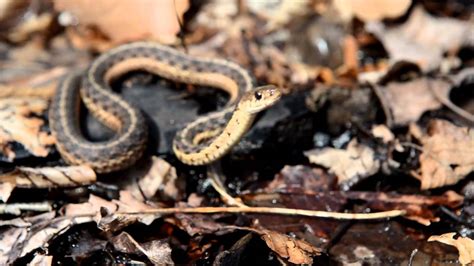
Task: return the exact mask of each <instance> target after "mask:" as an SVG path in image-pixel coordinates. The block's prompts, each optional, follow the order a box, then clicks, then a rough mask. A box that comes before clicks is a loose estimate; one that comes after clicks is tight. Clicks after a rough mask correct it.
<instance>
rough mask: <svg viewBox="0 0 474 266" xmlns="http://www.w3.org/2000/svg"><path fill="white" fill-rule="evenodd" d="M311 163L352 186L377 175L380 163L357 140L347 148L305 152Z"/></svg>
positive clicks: (339, 181)
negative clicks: (322, 167)
mask: <svg viewBox="0 0 474 266" xmlns="http://www.w3.org/2000/svg"><path fill="white" fill-rule="evenodd" d="M305 155H306V157H308V159H309V161H310V162H311V163H315V164H319V165H322V166H324V167H328V168H329V172H330V173H333V174H335V175H336V176H337V178H338V183H339V184H340V185H341V184H343V185H345V186H351V185H353V184H355V183H356V182H358V181H360V179H363V178H364V177H368V176H370V175H373V174H375V173H376V172H377V171H378V170H379V168H380V162H379V161H377V160H375V158H374V151H373V150H372V149H371V148H369V147H367V146H364V145H362V144H358V143H357V140H355V139H354V140H351V142H350V143H349V144H348V146H347V148H346V149H344V150H342V149H335V148H324V149H320V150H318V149H315V150H310V151H307V152H305Z"/></svg>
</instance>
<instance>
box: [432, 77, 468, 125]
mask: <svg viewBox="0 0 474 266" xmlns="http://www.w3.org/2000/svg"><path fill="white" fill-rule="evenodd" d="M426 82H427V83H428V89H429V90H430V92H431V93H432V94H433V96H434V97H435V98H436V99H437V100H438V101H439V102H440V103H442V104H443V105H444V106H446V107H447V108H448V109H450V110H451V111H453V112H454V113H455V114H457V115H459V116H460V117H462V118H464V119H466V120H467V121H469V122H472V123H474V115H472V114H470V113H469V112H467V111H466V110H464V109H462V108H461V107H459V106H457V105H455V104H454V103H453V102H451V101H450V100H449V99H448V98H447V97H445V96H444V95H441V94H440V93H439V92H438V91H437V90H435V89H433V87H432V86H431V82H430V81H429V80H426Z"/></svg>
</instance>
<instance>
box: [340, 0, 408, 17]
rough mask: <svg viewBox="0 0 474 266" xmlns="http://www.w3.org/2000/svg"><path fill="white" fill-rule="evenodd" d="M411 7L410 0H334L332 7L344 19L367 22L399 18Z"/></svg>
mask: <svg viewBox="0 0 474 266" xmlns="http://www.w3.org/2000/svg"><path fill="white" fill-rule="evenodd" d="M410 5H411V0H350V1H348V0H335V1H334V7H335V8H336V9H337V11H339V13H340V15H341V16H342V17H343V18H345V19H347V20H348V19H351V18H352V17H353V16H356V17H357V18H359V19H361V20H363V21H365V22H368V21H374V20H382V19H384V18H396V17H400V16H402V15H403V14H405V12H406V11H407V9H408V8H409V7H410Z"/></svg>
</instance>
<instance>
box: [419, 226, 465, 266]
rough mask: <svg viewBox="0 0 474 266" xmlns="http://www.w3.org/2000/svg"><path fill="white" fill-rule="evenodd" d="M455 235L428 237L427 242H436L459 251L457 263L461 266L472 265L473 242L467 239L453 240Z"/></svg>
mask: <svg viewBox="0 0 474 266" xmlns="http://www.w3.org/2000/svg"><path fill="white" fill-rule="evenodd" d="M455 235H456V233H446V234H442V235H439V236H430V238H428V242H430V241H438V242H441V243H444V244H446V245H450V246H454V247H456V248H457V249H458V251H459V262H460V263H461V264H462V265H468V264H470V263H474V240H472V239H470V238H467V237H458V238H457V239H454V236H455Z"/></svg>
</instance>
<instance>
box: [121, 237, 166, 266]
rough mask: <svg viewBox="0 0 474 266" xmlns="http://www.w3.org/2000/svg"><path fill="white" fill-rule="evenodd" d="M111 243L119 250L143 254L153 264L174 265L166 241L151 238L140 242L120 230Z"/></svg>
mask: <svg viewBox="0 0 474 266" xmlns="http://www.w3.org/2000/svg"><path fill="white" fill-rule="evenodd" d="M112 243H113V245H114V247H115V249H116V250H118V251H120V252H123V253H129V254H130V253H131V254H144V255H145V256H147V257H148V259H149V260H150V261H151V262H152V263H153V264H155V265H174V262H173V260H172V259H171V248H170V246H169V244H168V242H167V241H164V240H153V241H150V242H146V243H143V244H140V243H138V242H137V241H136V240H135V239H133V237H132V236H131V235H129V234H128V233H126V232H122V233H120V234H119V235H118V236H116V237H114V238H113V239H112Z"/></svg>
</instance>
